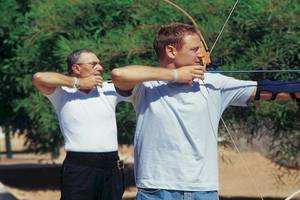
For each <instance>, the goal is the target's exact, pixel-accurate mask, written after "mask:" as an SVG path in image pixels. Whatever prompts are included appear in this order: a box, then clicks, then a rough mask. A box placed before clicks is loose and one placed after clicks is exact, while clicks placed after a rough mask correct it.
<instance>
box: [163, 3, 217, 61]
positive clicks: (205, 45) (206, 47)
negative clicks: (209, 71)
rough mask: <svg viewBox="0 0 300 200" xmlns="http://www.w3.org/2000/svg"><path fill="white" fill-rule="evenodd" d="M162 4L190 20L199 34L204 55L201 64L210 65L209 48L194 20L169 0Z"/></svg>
mask: <svg viewBox="0 0 300 200" xmlns="http://www.w3.org/2000/svg"><path fill="white" fill-rule="evenodd" d="M163 1H164V2H166V3H168V4H170V5H172V6H173V7H174V8H176V9H177V10H178V11H180V12H181V13H183V14H184V15H185V16H186V17H187V18H189V20H191V22H192V24H193V26H194V27H195V29H196V30H197V32H198V34H199V37H200V40H201V42H202V44H203V46H204V49H205V53H204V56H203V59H202V62H203V64H205V65H208V64H210V63H211V60H210V51H209V48H208V46H207V44H206V42H205V39H204V37H203V35H202V33H201V31H200V28H199V26H198V24H197V23H196V21H195V20H194V18H193V17H192V16H191V15H190V14H189V13H188V12H187V11H185V10H184V9H183V8H181V7H180V6H179V5H177V4H175V3H173V2H172V1H170V0H163Z"/></svg>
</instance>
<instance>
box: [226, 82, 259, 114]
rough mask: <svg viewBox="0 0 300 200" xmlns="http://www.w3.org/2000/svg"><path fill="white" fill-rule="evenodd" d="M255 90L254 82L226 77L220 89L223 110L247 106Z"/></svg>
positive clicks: (255, 83)
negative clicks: (230, 107)
mask: <svg viewBox="0 0 300 200" xmlns="http://www.w3.org/2000/svg"><path fill="white" fill-rule="evenodd" d="M256 88H257V82H256V81H244V80H238V79H235V78H232V77H228V78H227V80H226V82H225V84H224V85H223V87H222V89H221V96H222V107H223V110H225V108H226V107H228V106H231V105H232V106H247V105H248V103H249V100H250V97H251V95H252V93H253V92H254V91H255V89H256Z"/></svg>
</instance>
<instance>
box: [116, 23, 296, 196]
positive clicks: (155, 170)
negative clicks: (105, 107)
mask: <svg viewBox="0 0 300 200" xmlns="http://www.w3.org/2000/svg"><path fill="white" fill-rule="evenodd" d="M203 45H204V43H203V41H201V39H200V37H199V33H198V32H197V30H195V28H194V27H192V26H190V25H186V24H181V23H173V24H170V25H166V26H162V27H161V28H160V30H159V31H158V32H157V35H156V38H155V41H154V48H155V50H156V53H157V54H158V56H159V59H160V66H161V67H160V68H152V67H146V66H144V67H141V66H129V67H124V68H118V69H114V70H113V72H112V78H113V82H114V84H115V85H116V87H117V88H118V91H119V90H120V91H122V93H124V92H127V94H131V97H130V98H131V101H132V103H133V105H134V108H135V111H136V114H137V125H136V133H135V140H134V145H135V147H134V153H135V178H136V184H137V187H138V193H137V200H141V199H143V200H150V199H151V200H154V199H155V200H156V199H164V200H167V199H172V200H177V199H185V198H187V199H191V200H196V199H197V200H200V199H201V200H202V199H203V200H217V199H218V198H219V197H218V189H219V179H218V148H217V137H218V136H217V131H218V124H219V121H220V118H221V115H222V113H223V112H224V110H225V109H226V108H227V107H228V106H230V105H238V106H246V105H247V104H248V102H249V100H252V99H254V98H255V95H256V91H259V93H258V95H257V98H258V97H259V98H261V99H269V98H271V93H270V92H267V93H266V92H263V91H273V90H272V88H273V89H274V87H276V88H277V89H278V88H279V86H278V85H277V86H276V85H274V84H273V83H272V84H273V86H272V87H271V88H270V84H267V85H264V84H261V85H259V86H257V82H254V81H242V80H236V79H234V78H231V77H226V76H223V75H220V74H211V73H205V74H203V72H205V68H206V64H208V63H209V62H210V58H209V53H207V52H206V51H205V48H204V46H203ZM182 66H197V70H198V71H202V73H201V72H200V73H198V74H193V76H192V80H191V82H189V84H178V83H174V81H172V82H167V81H154V80H166V79H165V78H164V77H162V75H161V74H158V72H159V70H162V69H165V70H167V69H169V70H171V71H173V80H177V79H178V78H180V74H178V71H180V70H181V69H182V68H183V67H182ZM193 79H194V80H193ZM272 84H271V85H272ZM294 86H295V85H292V87H293V90H291V91H292V92H293V94H294V96H296V97H298V98H300V93H299V91H300V89H299V83H298V85H296V86H297V87H294ZM280 87H281V85H280ZM257 88H258V89H257ZM285 89H287V88H280V90H277V93H278V95H277V98H278V99H290V98H291V97H290V95H289V94H288V93H289V91H286V90H285ZM287 90H288V89H287ZM260 92H261V94H260ZM297 92H298V93H297Z"/></svg>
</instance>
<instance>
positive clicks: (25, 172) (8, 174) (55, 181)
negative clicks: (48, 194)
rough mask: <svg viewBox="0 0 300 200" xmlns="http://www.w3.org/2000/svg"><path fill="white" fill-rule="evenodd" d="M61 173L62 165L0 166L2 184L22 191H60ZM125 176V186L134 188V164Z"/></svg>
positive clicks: (125, 169) (125, 171) (126, 170)
mask: <svg viewBox="0 0 300 200" xmlns="http://www.w3.org/2000/svg"><path fill="white" fill-rule="evenodd" d="M60 171H61V165H60V164H11V165H0V182H2V183H3V184H4V185H7V186H11V187H16V188H20V189H30V190H34V189H36V190H37V189H59V186H60ZM124 174H125V186H126V187H129V186H134V185H135V183H134V174H133V165H132V164H130V165H128V164H127V165H125V168H124ZM0 200H1V199H0Z"/></svg>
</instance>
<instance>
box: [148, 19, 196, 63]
mask: <svg viewBox="0 0 300 200" xmlns="http://www.w3.org/2000/svg"><path fill="white" fill-rule="evenodd" d="M195 33H196V34H198V32H197V30H196V29H195V27H194V26H191V25H188V24H183V23H171V24H167V25H163V26H161V27H160V29H159V30H158V31H157V32H156V35H155V39H154V42H153V47H154V50H155V52H156V55H157V56H158V57H159V58H161V57H162V56H164V54H165V47H166V46H167V45H174V46H175V48H176V49H180V48H181V47H182V46H183V41H182V40H183V37H184V36H185V35H186V34H195Z"/></svg>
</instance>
